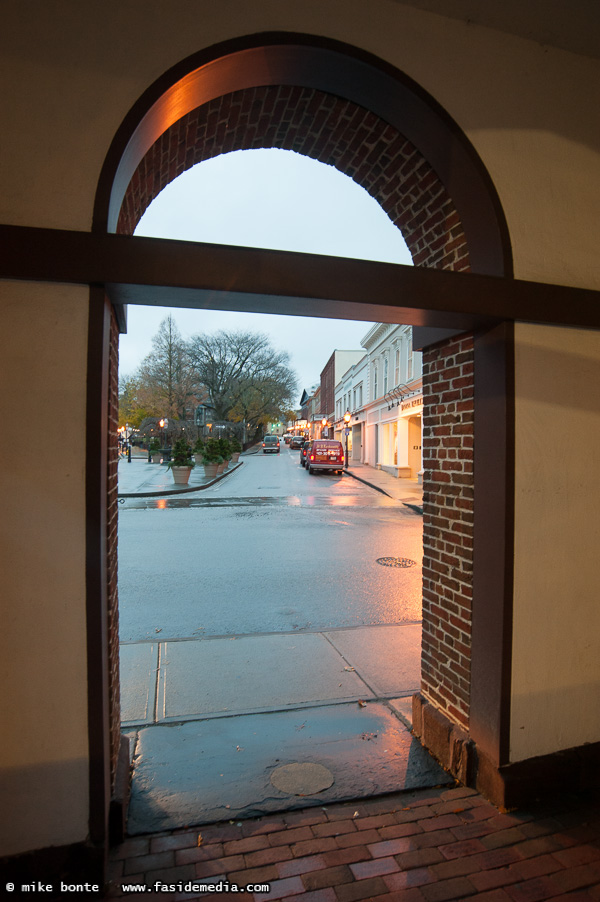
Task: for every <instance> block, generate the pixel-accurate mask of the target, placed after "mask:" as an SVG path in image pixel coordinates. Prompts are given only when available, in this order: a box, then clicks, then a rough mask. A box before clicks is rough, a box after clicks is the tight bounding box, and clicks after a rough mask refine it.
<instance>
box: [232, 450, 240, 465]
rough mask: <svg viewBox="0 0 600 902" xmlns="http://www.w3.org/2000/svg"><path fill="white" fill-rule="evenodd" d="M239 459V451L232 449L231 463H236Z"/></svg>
mask: <svg viewBox="0 0 600 902" xmlns="http://www.w3.org/2000/svg"><path fill="white" fill-rule="evenodd" d="M239 459H240V452H239V451H232V453H231V463H233V464H236V463H237V462H238V460H239Z"/></svg>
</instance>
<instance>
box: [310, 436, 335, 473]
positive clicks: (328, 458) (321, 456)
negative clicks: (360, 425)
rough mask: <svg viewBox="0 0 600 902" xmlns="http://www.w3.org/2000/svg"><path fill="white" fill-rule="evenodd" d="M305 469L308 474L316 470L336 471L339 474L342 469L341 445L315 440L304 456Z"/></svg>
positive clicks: (327, 440)
mask: <svg viewBox="0 0 600 902" xmlns="http://www.w3.org/2000/svg"><path fill="white" fill-rule="evenodd" d="M306 469H307V470H308V472H309V473H314V472H315V471H316V470H338V471H339V472H340V473H341V472H342V470H343V469H344V449H343V447H342V443H341V442H335V441H333V440H331V439H325V438H319V439H315V441H314V442H313V443H312V445H311V446H310V449H309V452H308V454H307V456H306Z"/></svg>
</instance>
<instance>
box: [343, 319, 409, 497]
mask: <svg viewBox="0 0 600 902" xmlns="http://www.w3.org/2000/svg"><path fill="white" fill-rule="evenodd" d="M361 344H362V346H363V347H364V348H365V350H366V352H367V353H366V355H365V357H364V358H362V360H361V361H360V362H359V363H358V364H355V365H354V366H352V367H351V368H350V369H349V370H348V371H347V372H346V373H345V374H344V376H343V377H342V379H341V380H340V381H339V383H338V384H337V386H336V411H335V412H336V437H339V438H340V440H343V439H344V438H345V436H344V427H345V423H344V419H343V418H344V414H345V413H346V412H347V411H348V412H349V413H350V415H351V416H350V427H349V433H348V440H349V446H348V458H349V462H350V463H351V462H352V461H358V462H360V463H365V464H369V465H370V466H373V467H378V468H379V469H382V470H385V471H386V472H388V473H390V474H391V475H393V476H396V477H403V478H409V479H415V480H418V481H420V480H421V478H422V470H423V456H422V440H421V434H422V415H423V364H422V355H421V354H420V353H419V352H417V351H413V347H412V327H411V326H406V325H394V324H390V323H375V325H374V326H373V327H372V328H371V329H370V330H369V331H368V332H367V334H366V335H365V336H364V338H363V339H362V342H361Z"/></svg>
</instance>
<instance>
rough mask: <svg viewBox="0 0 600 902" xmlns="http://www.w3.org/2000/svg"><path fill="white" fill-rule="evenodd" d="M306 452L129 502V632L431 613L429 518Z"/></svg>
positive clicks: (122, 535) (312, 625) (254, 459)
mask: <svg viewBox="0 0 600 902" xmlns="http://www.w3.org/2000/svg"><path fill="white" fill-rule="evenodd" d="M298 459H299V452H298V451H291V450H289V448H288V447H287V446H284V447H283V449H282V451H281V453H280V454H255V455H251V456H249V457H247V458H246V459H245V463H244V465H243V466H242V467H241V468H240V469H239V470H238V471H237V472H236V473H234V474H233V475H232V476H230V477H228V478H227V479H225V480H223V481H222V482H220V483H218V484H217V485H215V486H213V487H212V488H210V489H206V490H204V491H202V492H198V493H195V494H194V495H193V496H191V497H189V496H188V497H184V498H181V497H178V498H164V499H156V498H145V499H127V500H126V501H125V503H124V504H122V505H120V518H119V565H120V566H119V569H120V581H119V597H120V635H121V641H129V642H130V641H136V640H138V641H139V640H143V639H150V638H155V637H156V636H157V635H158V634H160V636H161V638H163V639H164V638H167V637H169V638H183V637H194V638H198V637H199V636H219V635H243V634H253V633H270V632H281V631H289V630H323V629H331V628H335V627H354V626H363V625H366V624H390V623H399V622H406V621H417V620H420V618H421V607H420V606H421V561H422V537H421V533H422V519H421V517H419V516H418V515H417V514H415V513H414V512H413V511H412V510H410V509H409V508H407V507H405V506H404V505H402V504H400V503H398V502H396V501H393V500H392V499H389V498H386V497H385V496H384V495H381V494H379V493H378V492H376V491H374V490H373V489H372V488H370V487H368V486H365V485H363V484H362V483H360V482H357V481H356V480H354V479H352V478H350V477H348V476H344V477H342V476H336V475H334V474H332V473H319V474H317V475H309V474H308V473H307V472H306V471H305V470H304V468H302V467H300V466H299V464H298ZM379 558H401V559H403V562H406V563H408V564H409V566H407V567H397V566H393V567H392V566H383V565H381V564H378V563H377V560H378V559H379ZM410 562H414V563H410Z"/></svg>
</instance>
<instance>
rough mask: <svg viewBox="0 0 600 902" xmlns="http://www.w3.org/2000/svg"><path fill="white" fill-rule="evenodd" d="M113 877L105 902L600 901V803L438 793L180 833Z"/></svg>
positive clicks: (136, 853) (131, 852)
mask: <svg viewBox="0 0 600 902" xmlns="http://www.w3.org/2000/svg"><path fill="white" fill-rule="evenodd" d="M110 875H111V880H112V882H111V884H110V887H109V889H108V891H107V894H106V897H107V898H112V899H127V900H129V902H133V900H135V899H138V898H139V899H145V900H151V899H156V900H162V902H169V900H173V902H175V900H184V899H204V898H208V897H209V896H213V897H214V895H216V893H214V892H205V893H203V892H201V891H200V890H193V891H190V890H188V891H186V889H185V887H186V883H190V882H192V883H194V882H195V883H218V882H219V881H223V882H224V883H225V882H229V883H235V884H237V885H238V886H243V887H244V888H245V887H246V886H247V885H248V884H252V885H253V887H254V889H253V890H251V889H248V890H246V891H245V892H244V894H243V898H244V899H245V900H248V902H250V900H253V902H261V900H275V899H289V900H292V902H294V900H297V902H354V900H356V902H361V900H374V902H378V900H381V902H383V900H390V902H396V900H397V902H445V900H460V899H477V900H479V902H544V900H561V902H600V793H599V792H591V791H590V792H588V793H585V794H579V795H575V794H571V795H556V796H554V797H552V798H551V799H546V800H544V801H543V802H539V803H536V804H535V805H532V806H531V807H529V808H528V809H527V810H522V811H514V812H509V813H503V812H500V811H498V810H497V809H496V808H494V807H493V806H492V805H490V804H489V802H487V801H486V800H485V799H484V798H482V797H481V796H480V795H478V794H477V793H476V792H474V791H473V790H470V789H466V788H465V787H457V788H455V789H443V788H442V789H439V788H438V789H433V790H422V791H419V792H413V793H398V794H395V795H388V796H382V797H380V798H372V799H367V800H362V801H358V802H356V801H355V802H348V803H343V804H340V803H336V804H335V805H331V806H323V807H314V808H306V809H304V810H302V811H292V812H288V813H285V814H282V815H278V816H275V817H274V816H272V815H270V816H265V817H263V818H255V819H252V820H247V821H231V822H228V823H224V824H211V825H209V826H205V827H202V826H199V827H195V828H194V829H189V828H186V829H184V830H173V831H170V832H167V833H160V834H153V835H152V836H144V837H132V838H130V839H127V840H126V841H125V842H124V843H122V845H120V846H119V847H118V848H116V849H114V850H113V852H112V855H111V862H110ZM157 880H158V881H159V882H160V883H161V884H162V885H163V886H165V887H168V889H167V890H166V891H162V889H161V891H160V892H156V891H154V890H152V891H142V888H141V887H139V888H138V889H137V892H136V890H135V889H134V888H133V887H130V888H129V889H125V888H124V886H125V884H134V883H137V884H146V885H147V886H148V887H150V886H153V884H154V882H155V881H157ZM258 885H260V886H258ZM267 885H268V891H267V889H266V888H265V887H266V886H267Z"/></svg>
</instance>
